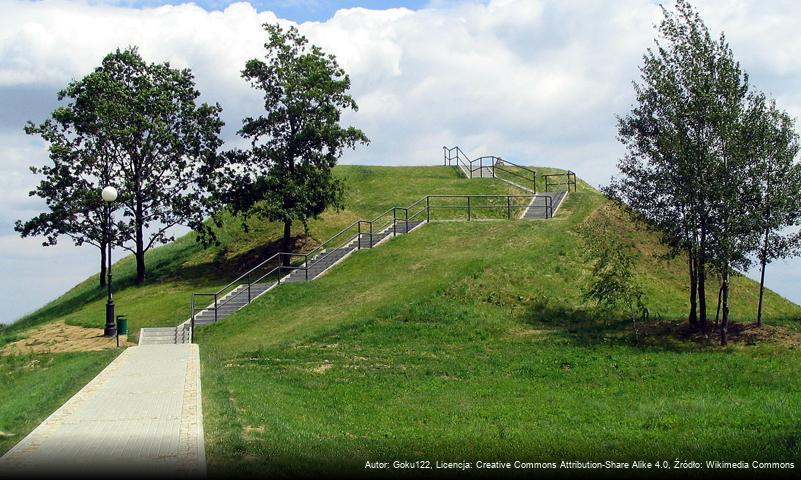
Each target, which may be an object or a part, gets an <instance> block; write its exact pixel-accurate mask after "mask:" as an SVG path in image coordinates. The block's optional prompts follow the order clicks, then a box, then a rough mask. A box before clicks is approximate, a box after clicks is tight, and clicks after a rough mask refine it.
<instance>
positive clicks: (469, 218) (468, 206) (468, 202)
mask: <svg viewBox="0 0 801 480" xmlns="http://www.w3.org/2000/svg"><path fill="white" fill-rule="evenodd" d="M471 219H472V215H471V212H470V195H468V196H467V221H468V222H469V221H470V220H471Z"/></svg>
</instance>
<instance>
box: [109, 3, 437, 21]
mask: <svg viewBox="0 0 801 480" xmlns="http://www.w3.org/2000/svg"><path fill="white" fill-rule="evenodd" d="M237 1H241V0H195V2H194V3H195V4H197V5H199V6H201V7H203V8H204V9H206V10H224V9H225V7H227V6H229V5H230V4H232V3H237ZM106 3H113V4H116V5H121V6H130V7H138V8H143V7H144V8H146V7H154V6H158V5H177V4H181V3H187V2H186V1H184V0H115V1H112V2H106ZM428 3H429V2H428V1H423V0H407V1H386V0H361V1H359V0H251V1H250V4H251V5H253V7H255V8H256V10H258V11H272V12H275V14H276V15H278V16H279V17H281V18H285V19H287V20H292V21H295V22H298V23H302V22H307V21H314V22H321V21H324V20H327V19H329V18H331V17H332V16H334V13H336V11H337V10H340V9H343V8H352V7H364V8H370V9H374V10H383V9H387V8H397V7H404V8H409V9H412V10H417V9H419V8H422V7H424V6H426V5H427V4H428ZM437 3H438V4H439V5H443V4H445V2H437ZM451 3H453V2H451Z"/></svg>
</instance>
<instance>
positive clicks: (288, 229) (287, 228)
mask: <svg viewBox="0 0 801 480" xmlns="http://www.w3.org/2000/svg"><path fill="white" fill-rule="evenodd" d="M291 240H292V220H284V238H283V240H282V241H281V251H283V252H287V253H290V252H291V251H292V250H290V248H291V245H290V241H291ZM290 260H291V258H290V257H289V255H284V258H283V259H282V261H283V263H284V265H287V266H288V265H289V262H290Z"/></svg>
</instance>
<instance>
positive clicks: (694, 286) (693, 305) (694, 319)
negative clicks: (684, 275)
mask: <svg viewBox="0 0 801 480" xmlns="http://www.w3.org/2000/svg"><path fill="white" fill-rule="evenodd" d="M687 257H688V259H689V261H688V264H689V268H690V315H689V316H688V318H687V321H689V322H690V325H692V326H695V325H697V324H698V316H697V314H696V310H697V302H696V298H697V294H698V283H697V281H696V280H697V277H696V273H695V256H694V255H693V254H692V249H691V248H688V249H687Z"/></svg>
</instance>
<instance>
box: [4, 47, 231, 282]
mask: <svg viewBox="0 0 801 480" xmlns="http://www.w3.org/2000/svg"><path fill="white" fill-rule="evenodd" d="M199 95H200V93H199V92H198V91H197V90H195V85H194V78H193V76H192V73H191V72H190V71H189V70H179V69H174V68H172V67H170V65H169V63H163V64H149V63H147V62H145V61H144V60H143V59H142V57H141V56H140V55H139V52H138V51H137V49H136V48H128V49H126V50H122V51H121V50H117V51H115V52H113V53H110V54H109V55H107V56H106V57H105V58H104V59H103V61H102V63H101V65H100V66H99V67H97V68H96V69H95V70H94V71H93V72H92V73H90V74H89V75H87V76H85V77H84V78H82V79H80V80H77V81H73V82H71V83H70V84H69V85H68V86H67V87H66V88H65V89H64V90H63V91H61V92H60V93H59V99H60V100H65V99H68V101H69V103H68V104H66V105H63V106H61V107H59V108H57V109H56V110H55V111H54V112H53V115H52V119H51V120H47V121H45V122H44V123H43V124H41V125H39V126H36V125H33V124H29V125H28V128H27V131H28V133H31V134H39V135H41V136H42V137H43V138H44V139H45V141H47V142H48V143H49V144H50V157H51V160H53V162H54V165H53V166H52V167H45V168H44V169H42V170H41V173H43V174H44V175H45V180H44V181H43V182H42V183H41V184H40V186H39V188H38V189H37V190H36V191H35V194H36V195H39V196H41V197H43V198H45V199H46V200H48V204H49V207H50V209H51V212H50V213H49V214H45V215H43V216H40V217H37V219H34V220H35V222H34V223H33V224H31V223H30V222H29V224H28V225H18V229H19V230H20V231H22V232H23V234H50V237H49V239H50V241H51V242H52V241H54V239H53V235H57V234H68V235H72V236H77V238H81V239H85V241H88V240H89V239H91V240H93V241H95V242H97V238H98V236H99V235H100V234H98V233H97V232H102V230H103V229H102V228H101V227H98V225H103V221H102V220H104V219H105V218H106V217H105V216H103V215H101V214H100V213H99V212H100V211H101V209H102V205H101V203H102V202H101V201H100V193H99V192H100V189H101V188H102V187H103V186H105V185H107V184H111V185H114V186H116V187H117V188H118V191H119V198H118V200H117V202H115V204H114V205H115V207H116V208H119V209H121V210H122V214H121V215H117V218H116V225H115V232H113V233H114V236H113V238H114V243H116V244H117V245H119V246H121V247H122V248H124V249H126V250H129V251H131V252H132V253H133V254H134V255H135V256H136V258H137V276H136V282H137V284H141V283H142V282H143V281H144V275H145V262H144V255H145V252H147V251H148V250H149V249H150V248H151V247H153V246H154V245H157V244H162V243H167V242H169V241H171V240H173V237H172V236H171V235H169V234H168V231H169V230H170V229H171V228H172V227H175V226H176V225H187V226H190V227H192V228H194V229H197V230H199V231H202V232H206V233H208V232H209V228H208V226H207V225H206V224H205V223H204V220H205V218H206V216H208V215H209V213H210V212H212V211H213V210H214V209H215V204H214V203H213V202H212V197H211V196H210V195H209V194H207V193H206V192H207V190H209V189H210V186H211V185H210V184H209V178H210V177H209V173H210V172H211V171H212V170H214V169H215V168H217V162H218V160H219V158H218V157H217V148H218V147H219V146H220V145H221V143H222V142H221V140H220V138H219V134H220V129H221V128H222V125H223V122H222V121H221V120H220V118H219V113H220V111H221V108H220V107H219V105H208V104H205V103H203V104H200V105H197V104H196V100H197V98H198V96H199ZM45 226H46V227H45ZM75 232H78V233H75Z"/></svg>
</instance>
